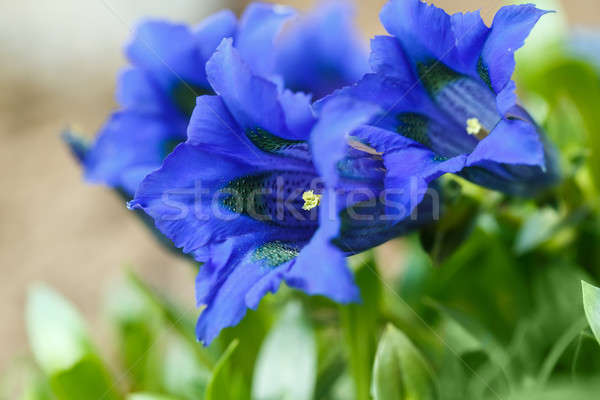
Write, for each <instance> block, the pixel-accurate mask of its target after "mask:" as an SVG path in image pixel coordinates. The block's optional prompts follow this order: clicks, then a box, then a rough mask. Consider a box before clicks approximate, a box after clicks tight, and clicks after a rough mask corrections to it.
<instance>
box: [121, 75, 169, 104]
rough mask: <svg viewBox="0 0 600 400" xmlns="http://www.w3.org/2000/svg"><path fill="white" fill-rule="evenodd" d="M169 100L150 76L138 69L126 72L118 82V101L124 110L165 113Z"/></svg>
mask: <svg viewBox="0 0 600 400" xmlns="http://www.w3.org/2000/svg"><path fill="white" fill-rule="evenodd" d="M167 100H168V98H167V97H166V96H164V93H163V92H162V90H161V88H160V87H159V86H157V85H156V83H155V82H153V81H152V78H150V76H149V74H148V73H146V72H144V71H143V70H141V69H138V68H128V69H126V70H124V71H123V72H122V73H121V75H120V76H119V79H118V81H117V101H118V102H119V104H120V105H121V107H122V108H132V109H135V110H136V111H140V112H147V113H156V114H162V113H164V110H165V108H168V107H169V105H168V104H166V102H167Z"/></svg>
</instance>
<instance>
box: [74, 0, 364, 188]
mask: <svg viewBox="0 0 600 400" xmlns="http://www.w3.org/2000/svg"><path fill="white" fill-rule="evenodd" d="M293 15H295V13H294V11H293V10H292V9H291V8H288V7H282V6H273V5H267V4H260V3H255V4H251V5H250V6H249V7H248V8H247V10H246V12H245V13H244V15H243V16H242V17H241V19H240V21H239V22H238V21H237V20H236V17H235V16H234V15H233V13H232V12H230V11H221V12H219V13H217V14H214V15H212V16H210V17H208V18H206V19H205V20H204V21H202V22H201V23H200V24H199V25H198V26H196V27H194V28H193V29H190V28H189V27H187V26H185V25H180V24H173V23H168V22H164V21H156V20H150V21H146V22H143V23H141V24H140V25H139V27H138V28H137V30H136V32H135V34H134V37H133V40H132V41H131V43H130V44H129V45H128V46H127V48H126V55H127V58H128V59H129V61H130V63H131V65H132V66H131V67H129V68H128V69H126V70H125V71H124V72H123V73H122V74H121V76H120V78H119V82H118V88H117V100H118V103H119V105H120V108H121V109H120V110H119V111H117V112H115V113H114V114H113V115H111V117H110V118H109V120H108V121H107V122H106V124H105V125H104V127H103V128H102V130H101V131H100V133H99V134H98V137H97V139H96V141H95V143H93V145H92V146H91V147H90V148H88V149H86V151H85V152H82V151H81V148H80V147H78V148H74V149H73V151H74V152H75V154H76V156H77V158H78V159H80V161H81V162H82V164H83V166H84V169H85V177H86V180H88V181H90V182H94V183H102V184H105V185H107V186H110V187H113V188H116V189H118V190H120V191H122V192H123V193H125V195H126V196H127V197H128V198H131V197H132V196H133V194H134V193H135V191H136V189H137V187H138V185H139V183H140V182H141V180H142V179H143V178H144V177H145V176H146V175H147V174H148V173H150V172H151V171H153V170H155V169H157V168H158V167H159V166H160V165H161V162H162V161H163V160H164V158H165V157H166V155H167V154H169V153H170V152H171V151H172V150H173V148H174V147H175V146H176V145H177V144H178V143H180V142H182V141H184V140H185V138H186V128H187V124H188V122H189V118H190V115H191V112H192V110H193V108H194V106H195V99H196V97H197V96H200V95H204V94H213V91H212V89H211V87H210V85H209V84H208V81H207V79H206V73H205V64H206V61H207V60H208V59H209V58H210V56H211V55H212V53H213V52H214V50H215V49H216V47H217V45H218V44H219V43H220V42H221V40H222V39H223V38H227V37H231V38H233V39H234V42H235V46H236V48H237V49H238V50H239V52H240V54H241V55H242V57H243V58H244V60H245V61H246V62H247V63H248V64H249V65H250V66H251V67H252V69H253V71H255V73H257V74H258V75H261V76H264V77H269V78H271V79H273V80H283V81H288V80H289V82H290V85H294V89H295V90H302V91H306V92H309V93H310V92H315V93H317V94H319V95H322V94H325V93H327V92H329V91H331V90H333V89H334V88H337V87H341V86H342V85H344V84H348V83H350V82H352V81H353V80H355V79H357V78H359V77H360V76H359V74H360V72H361V71H363V69H364V64H365V63H366V61H365V60H366V58H367V57H366V54H360V55H359V52H356V53H353V54H352V55H348V54H346V55H345V57H343V58H338V57H337V56H336V54H337V53H335V52H333V51H332V50H331V49H332V48H331V41H341V42H343V43H346V44H347V45H348V46H351V45H353V46H354V47H352V49H353V50H354V49H356V48H357V45H354V44H353V42H352V40H351V39H350V38H351V37H352V34H351V32H350V31H349V29H350V27H349V26H350V24H349V22H348V16H347V13H344V10H342V9H340V8H332V9H327V11H317V12H316V14H315V15H314V16H312V15H308V16H305V17H303V18H302V19H301V20H300V21H299V22H298V24H297V25H296V26H294V27H293V28H292V31H291V33H290V35H287V36H286V37H284V38H281V40H278V41H277V43H278V46H275V45H274V41H275V37H276V36H277V35H278V34H279V32H280V30H281V27H282V26H283V24H284V23H285V22H286V21H288V20H289V19H290V18H291V17H292V16H293ZM325 21H328V22H331V23H332V24H333V23H336V24H337V25H336V26H333V25H331V26H330V28H329V29H328V30H327V31H325V30H323V29H321V30H319V31H315V30H314V29H313V28H314V25H315V24H318V23H320V22H325ZM307 29H311V30H312V31H310V32H308V31H307ZM311 44H314V45H316V46H317V48H316V49H315V51H314V52H312V53H311V55H310V56H308V57H307V53H306V46H307V45H311ZM278 48H280V49H281V50H280V51H279V50H277V49H278ZM334 56H335V57H334ZM284 58H285V59H286V60H287V62H291V63H292V64H294V65H306V64H304V63H311V64H314V65H318V66H320V67H319V68H321V67H322V68H325V66H328V67H329V69H327V70H322V69H317V70H311V71H310V72H311V74H314V75H313V76H312V78H310V77H309V78H307V76H306V75H303V76H302V79H300V80H299V78H300V76H299V75H298V74H297V71H295V70H290V69H289V68H287V67H288V64H285V63H284V62H282V60H283V59H284ZM278 65H279V67H277V66H278ZM298 69H302V68H296V70H298ZM278 73H282V74H283V76H282V77H278ZM338 85H339V86H338ZM65 139H67V140H66V141H67V143H68V144H70V145H72V144H75V140H74V139H75V138H74V137H73V136H69V137H65ZM82 157H83V158H82Z"/></svg>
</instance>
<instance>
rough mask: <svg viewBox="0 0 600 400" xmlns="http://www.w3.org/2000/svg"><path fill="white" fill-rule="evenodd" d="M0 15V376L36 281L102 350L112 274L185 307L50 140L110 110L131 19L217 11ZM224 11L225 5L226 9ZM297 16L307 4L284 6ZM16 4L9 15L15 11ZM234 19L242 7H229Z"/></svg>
mask: <svg viewBox="0 0 600 400" xmlns="http://www.w3.org/2000/svg"><path fill="white" fill-rule="evenodd" d="M1 3H2V5H3V8H2V10H3V12H2V13H0V26H2V28H0V32H1V33H2V34H1V35H0V60H2V63H1V64H0V140H1V145H0V182H1V183H2V190H1V191H0V221H1V223H0V266H1V268H2V270H1V272H2V279H0V315H2V323H1V324H0V343H1V345H0V371H2V370H3V369H4V368H5V367H6V366H7V365H8V364H9V362H10V360H12V359H14V358H15V357H16V356H18V355H22V354H26V353H27V348H26V340H27V339H26V336H25V330H24V324H23V317H22V315H23V307H24V300H25V295H26V289H27V286H28V284H29V283H30V282H32V281H45V282H48V283H49V284H50V285H52V286H53V287H55V288H57V289H58V290H60V291H61V292H62V293H64V294H65V295H66V296H67V297H69V298H70V299H71V300H72V301H73V302H74V303H75V304H77V306H78V307H79V308H80V309H81V310H82V311H83V313H84V315H85V316H86V318H87V319H88V321H89V322H90V324H91V327H92V330H93V335H94V337H95V338H96V339H97V340H98V341H99V342H101V343H105V342H106V340H107V332H106V330H105V328H103V326H104V323H103V320H102V313H101V306H102V295H103V293H104V291H105V289H106V286H107V285H108V283H109V282H110V281H111V280H114V279H115V278H117V277H119V276H120V274H121V271H122V268H123V266H126V265H131V266H133V267H134V268H135V269H136V270H138V271H140V273H141V274H143V275H144V276H145V277H146V278H148V279H149V280H150V281H152V282H154V283H155V284H156V285H157V286H160V287H161V288H163V289H164V290H165V291H168V292H170V293H172V294H173V295H174V296H176V297H177V298H179V299H180V300H181V301H182V302H184V303H185V304H189V307H190V308H191V307H193V284H194V282H193V274H192V271H191V268H190V267H189V266H188V265H186V263H185V262H183V261H182V260H180V259H178V258H177V257H174V256H172V255H170V254H167V253H166V252H164V251H162V249H161V248H160V247H158V246H157V245H156V244H155V242H154V239H153V238H152V237H151V235H150V234H149V233H148V232H146V230H145V229H144V227H143V226H142V225H141V224H139V223H138V221H136V219H135V218H134V216H133V215H132V214H131V212H129V211H127V209H126V208H125V206H124V202H123V201H122V200H120V199H119V198H117V197H116V196H114V195H113V194H112V193H111V192H110V191H109V190H107V189H104V188H101V187H93V186H88V185H86V184H84V183H83V182H82V181H81V176H80V171H79V170H78V168H77V166H76V165H75V163H74V161H73V160H72V159H71V157H70V155H69V154H68V152H67V150H66V149H65V147H64V146H63V145H62V143H61V141H60V139H59V133H60V132H61V130H62V129H64V128H65V127H67V126H72V127H74V128H76V129H77V130H78V131H83V132H88V133H90V134H91V133H93V132H95V131H96V130H97V129H98V128H99V127H100V125H101V124H102V122H103V120H104V119H105V118H106V116H107V115H108V114H109V112H110V111H111V110H113V109H114V107H115V103H114V101H113V91H114V86H115V76H116V74H117V71H118V69H119V68H120V67H121V66H122V65H124V60H123V59H122V57H121V53H120V47H121V46H122V44H123V43H124V42H125V41H126V39H127V38H128V36H129V29H130V28H131V26H132V25H133V23H134V21H135V20H136V19H137V18H139V17H140V16H144V15H151V16H152V15H154V16H165V17H169V18H170V19H173V20H182V21H188V22H194V21H198V20H199V19H201V18H202V17H203V16H205V15H208V14H209V13H210V12H213V11H214V10H216V9H218V8H221V7H223V6H228V5H229V6H231V4H224V2H223V1H219V0H210V1H209V0H202V1H198V0H171V1H169V2H168V6H166V5H164V2H161V1H160V0H152V1H147V0H145V1H135V0H127V1H119V2H117V1H115V0H94V1H88V2H80V1H77V0H60V1H54V2H52V1H50V0H42V1H34V0H26V1H21V2H18V3H17V2H13V1H11V0H1ZM232 3H234V2H233V1H232ZM283 3H286V4H291V5H294V6H297V7H299V8H302V9H306V8H308V7H309V6H310V4H312V3H315V2H314V1H283ZM384 3H385V0H375V1H373V0H362V1H359V7H358V10H359V21H360V27H361V29H362V31H363V32H364V33H365V38H366V37H367V36H369V37H370V36H373V35H374V34H377V33H382V32H383V30H382V28H381V27H380V26H379V23H378V20H377V14H378V12H379V10H380V8H381V6H382V5H383V4H384ZM17 4H18V5H17ZM436 4H437V5H439V6H443V7H446V8H447V9H448V10H449V11H459V10H466V9H469V10H471V9H475V8H481V9H482V14H483V15H484V17H485V18H486V19H487V20H488V21H489V17H490V16H492V15H493V13H494V12H495V10H496V9H497V8H498V7H499V6H501V5H502V4H503V3H502V2H498V1H491V0H480V1H475V0H439V1H436ZM565 5H566V10H567V12H568V15H569V18H570V21H572V22H577V23H583V24H587V25H591V24H595V25H596V26H598V25H600V2H598V1H597V0H568V1H566V2H565ZM233 6H234V7H236V8H238V9H239V8H241V7H242V4H241V2H238V3H234V4H233Z"/></svg>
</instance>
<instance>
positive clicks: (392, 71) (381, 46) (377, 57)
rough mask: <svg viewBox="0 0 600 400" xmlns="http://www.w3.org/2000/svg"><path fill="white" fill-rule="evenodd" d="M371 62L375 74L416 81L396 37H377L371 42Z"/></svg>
mask: <svg viewBox="0 0 600 400" xmlns="http://www.w3.org/2000/svg"><path fill="white" fill-rule="evenodd" d="M369 62H370V64H371V69H373V72H375V73H378V74H383V75H385V76H392V77H395V78H399V79H404V80H409V79H414V73H413V69H412V66H411V65H410V62H409V61H408V59H407V58H406V55H405V54H404V51H402V46H401V45H400V42H399V41H398V40H397V39H396V38H394V37H391V36H375V38H373V39H372V40H371V55H370V58H369Z"/></svg>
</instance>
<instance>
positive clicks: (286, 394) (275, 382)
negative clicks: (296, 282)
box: [252, 302, 317, 400]
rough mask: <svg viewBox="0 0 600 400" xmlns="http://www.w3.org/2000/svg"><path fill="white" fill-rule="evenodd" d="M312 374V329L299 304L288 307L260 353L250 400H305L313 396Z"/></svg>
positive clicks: (314, 351) (314, 368) (314, 350)
mask: <svg viewBox="0 0 600 400" xmlns="http://www.w3.org/2000/svg"><path fill="white" fill-rule="evenodd" d="M316 371H317V348H316V342H315V335H314V332H313V329H312V327H311V326H310V324H309V322H308V320H307V318H306V317H305V316H304V314H303V311H302V306H301V305H300V303H296V302H294V303H289V304H288V305H287V306H286V308H285V309H284V311H283V313H282V315H281V316H280V318H279V320H278V321H277V322H276V323H275V325H274V326H273V327H272V329H271V332H270V333H269V334H268V336H267V338H266V339H265V341H264V343H263V345H262V347H261V349H260V353H259V355H258V360H257V363H256V369H255V372H254V379H253V384H252V398H253V399H256V400H267V399H283V398H285V399H286V400H309V399H311V398H312V396H313V391H314V387H315V381H316Z"/></svg>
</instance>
